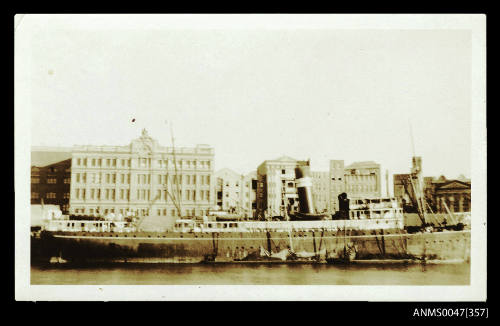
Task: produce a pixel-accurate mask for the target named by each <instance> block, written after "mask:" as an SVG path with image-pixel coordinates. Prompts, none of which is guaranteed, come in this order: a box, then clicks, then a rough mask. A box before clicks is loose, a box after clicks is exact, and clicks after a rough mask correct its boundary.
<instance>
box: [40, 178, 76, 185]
mask: <svg viewBox="0 0 500 326" xmlns="http://www.w3.org/2000/svg"><path fill="white" fill-rule="evenodd" d="M63 182H64V183H65V184H70V183H71V178H64V179H63ZM31 183H33V184H39V183H40V178H36V177H33V178H31ZM47 183H48V184H56V183H57V178H47Z"/></svg>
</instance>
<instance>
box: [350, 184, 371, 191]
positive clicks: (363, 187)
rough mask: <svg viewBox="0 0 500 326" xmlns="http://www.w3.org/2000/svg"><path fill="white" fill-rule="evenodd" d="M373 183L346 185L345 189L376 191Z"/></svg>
mask: <svg viewBox="0 0 500 326" xmlns="http://www.w3.org/2000/svg"><path fill="white" fill-rule="evenodd" d="M376 190H377V186H375V185H347V186H346V191H376Z"/></svg>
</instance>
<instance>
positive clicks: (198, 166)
mask: <svg viewBox="0 0 500 326" xmlns="http://www.w3.org/2000/svg"><path fill="white" fill-rule="evenodd" d="M72 153H73V155H72V166H71V180H72V182H71V199H70V211H71V213H74V214H100V215H107V214H108V213H114V214H122V215H127V214H137V215H139V216H195V215H197V216H199V215H205V214H207V212H208V211H209V210H210V209H212V208H213V207H214V206H215V202H216V196H215V180H214V178H213V160H214V150H213V148H211V147H209V146H208V145H197V146H196V147H194V148H173V147H164V146H161V145H160V144H159V143H158V141H157V140H155V139H153V138H151V137H150V136H149V135H148V133H147V132H146V130H143V131H142V135H141V137H139V138H137V139H134V140H132V142H131V143H130V145H126V146H74V147H73V149H72Z"/></svg>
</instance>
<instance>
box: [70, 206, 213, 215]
mask: <svg viewBox="0 0 500 326" xmlns="http://www.w3.org/2000/svg"><path fill="white" fill-rule="evenodd" d="M66 206H67V205H66ZM67 209H68V208H66V210H67ZM129 212H132V213H134V214H137V215H139V216H147V215H149V213H150V212H149V208H137V209H128V208H99V207H86V208H85V207H78V208H75V209H74V213H75V214H103V215H108V214H121V215H122V216H126V215H127V214H128V213H129ZM197 213H198V214H200V215H202V216H203V215H207V214H208V210H206V209H195V208H192V209H191V208H187V209H183V214H182V216H195V215H196V214H197ZM156 214H157V215H159V216H167V215H170V216H177V215H178V214H177V210H176V209H167V208H158V209H156Z"/></svg>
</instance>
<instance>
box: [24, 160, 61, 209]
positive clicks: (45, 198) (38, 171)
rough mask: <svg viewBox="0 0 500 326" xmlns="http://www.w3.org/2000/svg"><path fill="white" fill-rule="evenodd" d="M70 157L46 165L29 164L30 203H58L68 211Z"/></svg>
mask: <svg viewBox="0 0 500 326" xmlns="http://www.w3.org/2000/svg"><path fill="white" fill-rule="evenodd" d="M70 188H71V159H66V160H63V161H60V162H56V163H52V164H49V165H46V166H41V167H40V166H31V204H32V205H37V204H44V205H45V204H48V205H58V206H59V207H60V210H61V211H62V213H63V214H65V215H66V214H68V213H69V203H70Z"/></svg>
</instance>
